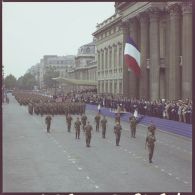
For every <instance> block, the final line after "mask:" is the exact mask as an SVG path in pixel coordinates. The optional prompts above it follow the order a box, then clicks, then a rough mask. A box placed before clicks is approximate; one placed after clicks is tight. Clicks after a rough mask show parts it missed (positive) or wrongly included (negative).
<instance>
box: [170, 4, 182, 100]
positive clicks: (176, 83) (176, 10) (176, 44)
mask: <svg viewBox="0 0 195 195" xmlns="http://www.w3.org/2000/svg"><path fill="white" fill-rule="evenodd" d="M169 11H170V47H169V48H170V57H169V99H171V100H175V99H178V98H180V97H181V86H180V81H181V78H180V67H179V64H180V55H181V28H180V27H181V26H180V6H179V5H178V4H174V5H172V6H170V7H169Z"/></svg>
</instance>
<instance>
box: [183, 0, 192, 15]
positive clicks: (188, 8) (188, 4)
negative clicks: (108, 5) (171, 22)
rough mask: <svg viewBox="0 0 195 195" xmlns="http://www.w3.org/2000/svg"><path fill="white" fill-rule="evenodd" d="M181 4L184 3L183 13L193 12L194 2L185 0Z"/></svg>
mask: <svg viewBox="0 0 195 195" xmlns="http://www.w3.org/2000/svg"><path fill="white" fill-rule="evenodd" d="M181 5H182V12H183V14H191V13H192V2H183V3H182V4H181Z"/></svg>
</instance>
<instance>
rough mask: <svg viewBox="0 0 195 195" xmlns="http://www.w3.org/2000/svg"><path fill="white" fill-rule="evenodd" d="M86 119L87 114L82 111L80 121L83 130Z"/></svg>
mask: <svg viewBox="0 0 195 195" xmlns="http://www.w3.org/2000/svg"><path fill="white" fill-rule="evenodd" d="M86 121H87V116H86V115H85V113H84V114H82V116H81V122H82V127H83V131H84V130H85V126H86Z"/></svg>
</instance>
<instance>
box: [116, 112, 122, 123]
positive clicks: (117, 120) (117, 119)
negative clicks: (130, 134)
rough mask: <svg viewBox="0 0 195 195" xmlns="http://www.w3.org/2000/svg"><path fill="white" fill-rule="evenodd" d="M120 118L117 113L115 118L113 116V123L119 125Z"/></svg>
mask: <svg viewBox="0 0 195 195" xmlns="http://www.w3.org/2000/svg"><path fill="white" fill-rule="evenodd" d="M120 118H121V117H120V114H119V113H118V114H116V116H115V123H117V122H119V124H120V120H121V119H120Z"/></svg>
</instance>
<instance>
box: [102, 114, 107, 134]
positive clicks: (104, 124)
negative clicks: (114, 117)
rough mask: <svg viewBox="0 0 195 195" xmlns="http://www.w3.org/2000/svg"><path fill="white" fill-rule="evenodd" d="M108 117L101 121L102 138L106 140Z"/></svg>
mask: <svg viewBox="0 0 195 195" xmlns="http://www.w3.org/2000/svg"><path fill="white" fill-rule="evenodd" d="M106 123H107V120H106V117H105V116H104V118H103V119H102V120H101V125H102V138H106Z"/></svg>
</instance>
